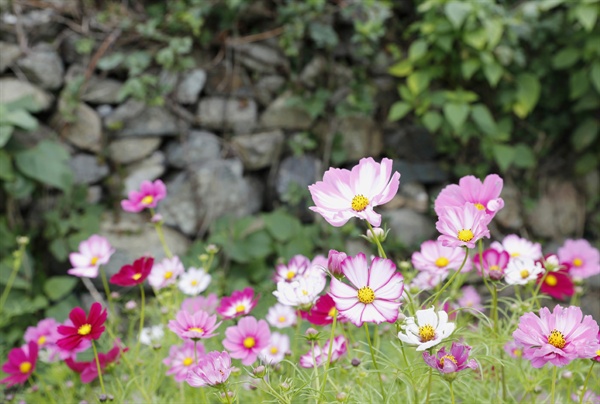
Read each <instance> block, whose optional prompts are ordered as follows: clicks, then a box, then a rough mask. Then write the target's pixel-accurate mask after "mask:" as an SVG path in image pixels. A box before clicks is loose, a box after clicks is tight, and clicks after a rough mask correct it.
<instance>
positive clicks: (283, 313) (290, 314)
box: [265, 303, 296, 328]
mask: <svg viewBox="0 0 600 404" xmlns="http://www.w3.org/2000/svg"><path fill="white" fill-rule="evenodd" d="M265 318H266V320H267V321H268V322H269V324H271V325H272V326H273V327H275V328H287V327H290V326H292V325H294V324H296V310H294V308H292V307H290V306H285V305H283V304H281V303H277V304H275V306H273V307H271V308H270V309H269V311H268V313H267V316H266V317H265Z"/></svg>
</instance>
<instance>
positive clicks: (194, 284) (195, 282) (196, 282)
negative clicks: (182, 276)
mask: <svg viewBox="0 0 600 404" xmlns="http://www.w3.org/2000/svg"><path fill="white" fill-rule="evenodd" d="M190 283H191V284H192V286H196V285H197V284H198V281H197V280H195V279H192V281H191V282H190Z"/></svg>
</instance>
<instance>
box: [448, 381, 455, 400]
mask: <svg viewBox="0 0 600 404" xmlns="http://www.w3.org/2000/svg"><path fill="white" fill-rule="evenodd" d="M448 385H449V386H450V400H452V404H454V389H453V388H452V382H449V383H448Z"/></svg>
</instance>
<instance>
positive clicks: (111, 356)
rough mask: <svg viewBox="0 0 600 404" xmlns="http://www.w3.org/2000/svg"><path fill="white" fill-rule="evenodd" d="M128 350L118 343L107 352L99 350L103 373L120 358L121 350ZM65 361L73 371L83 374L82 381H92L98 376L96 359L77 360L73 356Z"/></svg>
mask: <svg viewBox="0 0 600 404" xmlns="http://www.w3.org/2000/svg"><path fill="white" fill-rule="evenodd" d="M127 350H128V348H125V349H122V348H121V347H120V346H119V345H118V344H115V345H114V346H113V348H112V349H111V350H110V351H108V352H107V353H103V352H98V361H99V362H100V370H101V371H102V373H104V370H105V369H106V367H107V366H108V365H110V364H111V363H115V362H117V361H118V360H119V356H121V352H127ZM65 363H66V364H67V366H68V367H69V368H70V369H71V370H72V371H74V372H76V373H79V374H80V375H81V376H80V378H81V383H90V382H92V381H94V380H95V379H96V378H97V377H98V365H97V364H96V360H95V359H92V360H91V361H87V362H75V361H74V360H73V359H72V358H67V359H65Z"/></svg>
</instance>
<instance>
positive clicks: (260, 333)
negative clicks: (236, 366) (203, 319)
mask: <svg viewBox="0 0 600 404" xmlns="http://www.w3.org/2000/svg"><path fill="white" fill-rule="evenodd" d="M225 336H226V339H225V340H224V341H223V346H224V347H225V349H227V350H228V351H229V352H230V354H231V357H232V358H236V359H241V361H242V364H243V365H245V366H248V365H251V364H252V363H254V361H255V360H256V358H257V357H258V355H259V354H260V352H261V351H262V350H263V349H264V348H265V347H267V346H268V345H269V340H270V338H271V331H270V330H269V324H267V322H266V321H265V320H258V321H257V320H256V318H254V317H252V316H248V317H242V318H241V319H240V321H239V322H238V324H237V325H236V326H232V327H228V328H227V329H226V330H225Z"/></svg>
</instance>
